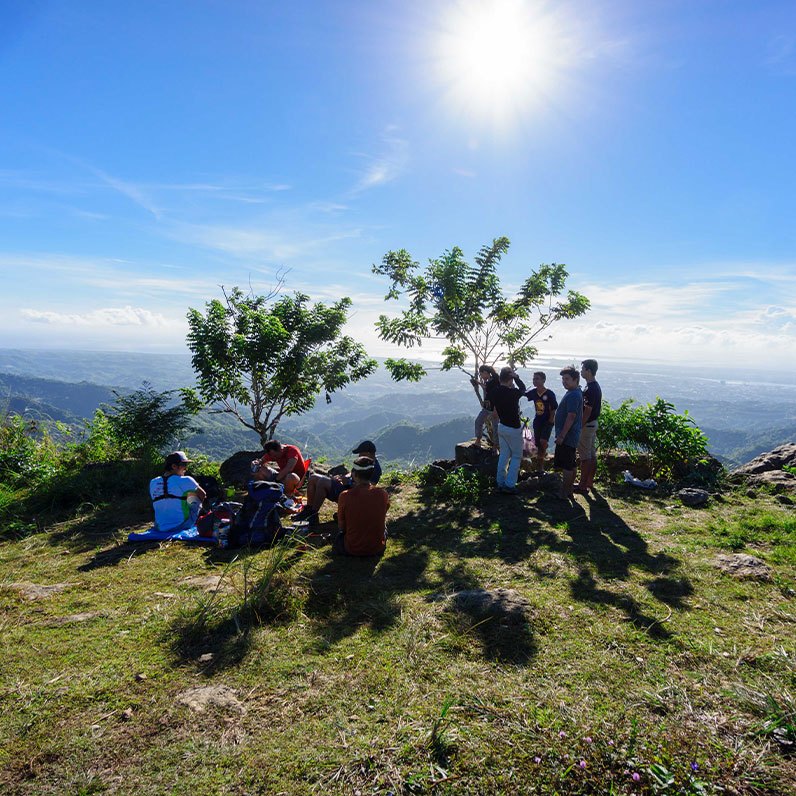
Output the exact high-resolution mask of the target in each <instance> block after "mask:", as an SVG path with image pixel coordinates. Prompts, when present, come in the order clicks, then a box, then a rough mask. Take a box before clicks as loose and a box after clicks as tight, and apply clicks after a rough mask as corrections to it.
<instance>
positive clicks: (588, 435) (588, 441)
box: [578, 420, 597, 460]
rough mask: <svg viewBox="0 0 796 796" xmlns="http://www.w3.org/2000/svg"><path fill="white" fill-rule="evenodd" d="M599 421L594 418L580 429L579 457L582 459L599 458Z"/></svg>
mask: <svg viewBox="0 0 796 796" xmlns="http://www.w3.org/2000/svg"><path fill="white" fill-rule="evenodd" d="M596 441H597V421H596V420H592V421H591V423H587V424H586V425H585V426H584V427H583V428H582V429H581V430H580V439H579V440H578V457H579V458H580V459H581V460H586V459H596V458H597V445H596Z"/></svg>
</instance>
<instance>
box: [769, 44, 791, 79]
mask: <svg viewBox="0 0 796 796" xmlns="http://www.w3.org/2000/svg"><path fill="white" fill-rule="evenodd" d="M765 64H766V66H768V67H769V69H771V70H772V71H773V72H776V73H777V74H780V75H796V37H795V36H791V35H785V34H778V35H776V36H774V37H773V38H772V39H771V40H770V41H769V42H768V48H767V52H766V58H765Z"/></svg>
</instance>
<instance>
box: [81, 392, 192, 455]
mask: <svg viewBox="0 0 796 796" xmlns="http://www.w3.org/2000/svg"><path fill="white" fill-rule="evenodd" d="M177 392H180V391H179V390H166V391H165V392H158V391H157V390H155V389H154V388H153V387H152V385H151V384H149V382H146V381H145V382H144V383H143V384H142V385H141V387H140V388H139V389H137V390H135V391H134V392H131V393H130V394H129V395H121V394H120V393H118V392H116V391H114V395H115V396H116V400H115V401H114V402H113V404H112V405H111V406H109V407H104V408H103V411H104V415H103V414H101V413H97V414H96V415H95V416H94V421H93V424H95V425H93V426H92V429H91V430H95V431H96V432H97V433H98V434H100V435H101V434H102V430H103V428H105V427H106V425H107V429H108V434H109V436H110V438H111V440H112V441H113V442H114V443H115V445H116V447H117V449H118V450H119V452H120V453H121V454H123V455H127V454H132V455H133V456H136V457H141V458H143V457H146V456H149V457H150V458H155V457H156V456H158V455H159V454H161V453H163V452H164V450H165V449H166V448H172V447H174V446H175V445H176V444H177V442H178V441H179V440H180V438H181V437H182V435H183V434H184V433H185V432H186V431H196V430H197V429H196V428H195V427H194V426H193V423H192V418H193V416H194V415H195V414H196V413H197V412H198V411H199V408H200V405H199V404H198V403H197V402H196V401H195V399H194V398H193V396H192V395H191V394H190V391H182V392H181V394H182V397H181V399H180V401H179V402H178V403H175V402H174V394H175V393H177ZM89 440H91V435H89ZM99 443H100V440H99V439H96V440H94V444H95V445H98V444H99Z"/></svg>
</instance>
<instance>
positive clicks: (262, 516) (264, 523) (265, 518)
mask: <svg viewBox="0 0 796 796" xmlns="http://www.w3.org/2000/svg"><path fill="white" fill-rule="evenodd" d="M247 489H248V494H247V495H246V497H244V498H243V506H242V507H241V509H240V511H239V512H238V513H237V514H236V515H235V519H234V521H233V523H232V526H231V527H230V529H229V537H228V538H229V546H230V547H261V546H263V545H270V544H272V543H273V542H275V541H277V539H281V538H282V537H283V536H284V535H285V529H284V528H283V527H282V520H281V519H280V513H279V510H280V509H281V508H283V506H284V500H285V488H284V487H283V486H282V484H278V483H277V482H276V481H249V483H248V485H247Z"/></svg>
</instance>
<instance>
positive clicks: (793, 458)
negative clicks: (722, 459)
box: [729, 442, 796, 492]
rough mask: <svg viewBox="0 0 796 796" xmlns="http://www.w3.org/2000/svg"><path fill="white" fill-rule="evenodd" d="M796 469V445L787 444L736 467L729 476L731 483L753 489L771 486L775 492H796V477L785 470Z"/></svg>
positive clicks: (792, 443)
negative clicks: (737, 483)
mask: <svg viewBox="0 0 796 796" xmlns="http://www.w3.org/2000/svg"><path fill="white" fill-rule="evenodd" d="M784 467H796V443H794V442H787V443H785V444H784V445H780V446H779V447H777V448H774V450H771V451H769V452H768V453H761V454H760V455H759V456H757V457H755V458H754V459H752V461H750V462H747V463H746V464H742V465H741V466H740V467H736V468H735V469H734V470H732V471H731V472H730V474H729V478H730V480H731V481H735V482H743V483H746V484H748V485H749V486H752V487H759V486H769V487H770V488H772V489H773V490H774V491H775V492H796V475H794V474H793V473H789V472H788V471H787V470H784V469H783V468H784Z"/></svg>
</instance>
